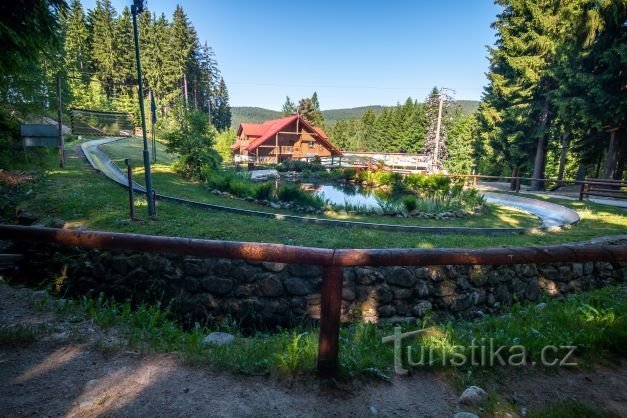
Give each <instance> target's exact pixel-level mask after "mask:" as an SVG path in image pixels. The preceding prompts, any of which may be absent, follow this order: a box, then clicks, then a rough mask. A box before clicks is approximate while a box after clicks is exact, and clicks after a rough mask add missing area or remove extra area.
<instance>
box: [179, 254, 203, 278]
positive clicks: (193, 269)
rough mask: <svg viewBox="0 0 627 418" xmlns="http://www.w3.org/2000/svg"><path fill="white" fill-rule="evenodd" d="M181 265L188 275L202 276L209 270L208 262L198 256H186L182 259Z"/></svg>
mask: <svg viewBox="0 0 627 418" xmlns="http://www.w3.org/2000/svg"><path fill="white" fill-rule="evenodd" d="M183 267H184V269H185V273H187V274H189V275H190V276H202V275H205V274H207V272H208V271H209V263H208V262H207V260H202V259H199V258H186V259H185V260H183Z"/></svg>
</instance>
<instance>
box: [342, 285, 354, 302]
mask: <svg viewBox="0 0 627 418" xmlns="http://www.w3.org/2000/svg"><path fill="white" fill-rule="evenodd" d="M342 299H343V300H347V301H353V300H355V292H353V291H352V289H350V288H348V287H344V288H343V289H342Z"/></svg>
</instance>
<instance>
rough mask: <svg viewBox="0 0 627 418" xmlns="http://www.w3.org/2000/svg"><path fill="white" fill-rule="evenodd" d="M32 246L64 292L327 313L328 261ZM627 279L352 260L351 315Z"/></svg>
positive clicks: (251, 319)
mask: <svg viewBox="0 0 627 418" xmlns="http://www.w3.org/2000/svg"><path fill="white" fill-rule="evenodd" d="M23 251H24V252H25V254H26V257H25V258H26V262H25V263H24V265H23V270H24V273H26V274H25V275H26V276H28V277H31V278H32V277H39V278H42V277H44V276H45V278H46V279H47V281H48V283H50V285H51V286H53V287H54V288H55V290H56V291H57V292H58V293H60V294H67V295H80V294H86V293H90V292H91V293H92V294H95V295H97V294H99V293H100V292H104V293H105V294H106V295H108V296H112V297H115V298H116V300H118V301H123V300H126V299H131V300H132V301H134V302H148V303H154V302H155V301H161V303H162V304H170V306H171V308H172V310H173V311H174V312H175V313H176V314H177V315H178V316H179V318H181V319H182V320H183V321H184V322H185V323H188V324H193V323H194V322H196V321H200V322H203V321H212V320H215V319H219V318H223V317H225V316H227V315H230V316H231V317H233V318H235V319H237V320H239V321H241V323H263V324H266V325H279V324H280V325H289V324H292V323H296V322H301V321H302V320H303V319H304V318H317V317H318V316H319V313H320V294H319V291H320V284H321V282H322V268H321V267H319V266H307V265H294V264H292V265H286V264H281V263H271V262H246V261H242V260H228V259H215V258H213V259H211V258H208V259H202V258H196V257H184V256H178V255H168V254H154V253H132V252H111V251H101V250H80V249H73V250H72V251H68V249H67V248H63V249H60V248H55V247H54V246H38V247H32V246H31V247H28V248H24V249H23ZM44 272H45V273H44ZM626 279H627V263H620V264H618V263H616V264H612V263H607V262H595V263H592V262H587V263H555V264H541V265H535V264H520V265H512V266H490V265H486V266H453V265H447V266H427V267H378V268H374V267H355V268H346V269H344V288H343V291H342V299H343V302H342V320H343V321H382V320H383V321H391V322H395V321H414V320H415V319H417V318H421V317H423V316H424V315H425V314H426V313H427V312H429V311H433V312H434V313H438V314H455V315H461V316H464V317H475V316H480V315H482V314H487V313H491V312H494V311H495V310H497V309H498V307H499V306H501V305H511V304H512V303H514V302H516V301H520V302H522V301H536V300H538V299H539V298H540V295H542V294H548V295H550V296H561V295H567V294H569V293H572V292H575V291H578V290H588V289H593V288H598V287H602V286H606V285H609V284H614V283H618V282H624V281H625V280H626Z"/></svg>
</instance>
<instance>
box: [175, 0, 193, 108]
mask: <svg viewBox="0 0 627 418" xmlns="http://www.w3.org/2000/svg"><path fill="white" fill-rule="evenodd" d="M169 41H170V42H169V50H168V60H169V61H170V63H171V66H172V70H173V71H174V73H173V75H172V76H173V77H174V79H175V80H176V81H177V83H179V85H180V87H181V89H180V91H179V92H178V93H180V94H182V95H183V98H184V99H185V105H186V106H187V105H189V90H188V84H187V76H188V73H189V71H188V70H189V69H190V61H191V57H192V52H193V51H194V50H195V49H196V45H197V43H198V38H197V35H196V30H195V29H194V27H193V26H192V25H191V24H190V22H189V20H188V19H187V15H186V14H185V12H184V11H183V8H182V7H181V6H179V5H177V6H176V10H175V11H174V15H173V17H172V24H171V25H170V40H169ZM172 93H173V94H177V92H172ZM172 98H174V97H173V96H172Z"/></svg>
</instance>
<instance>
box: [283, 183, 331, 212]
mask: <svg viewBox="0 0 627 418" xmlns="http://www.w3.org/2000/svg"><path fill="white" fill-rule="evenodd" d="M276 195H277V197H278V198H279V200H281V201H282V202H294V203H295V204H296V205H299V206H303V207H308V206H311V207H313V208H316V209H320V208H322V207H323V206H324V202H323V201H322V199H320V198H319V197H318V196H316V195H313V194H312V193H309V192H307V191H305V190H303V189H301V188H300V186H299V185H298V184H293V183H286V184H282V185H280V186H279V188H278V189H277V191H276Z"/></svg>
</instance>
